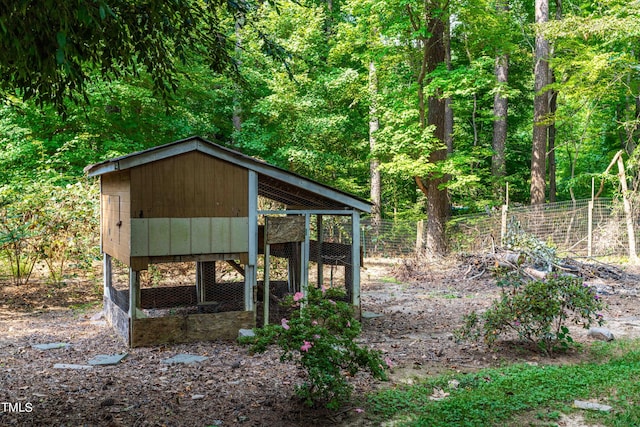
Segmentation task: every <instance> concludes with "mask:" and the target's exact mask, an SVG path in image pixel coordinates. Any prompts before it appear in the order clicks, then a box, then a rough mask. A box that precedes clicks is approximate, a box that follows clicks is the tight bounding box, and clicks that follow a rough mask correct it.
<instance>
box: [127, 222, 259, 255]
mask: <svg viewBox="0 0 640 427" xmlns="http://www.w3.org/2000/svg"><path fill="white" fill-rule="evenodd" d="M131 226H132V237H131V254H132V256H135V257H144V256H154V257H156V256H169V255H171V256H173V255H192V254H233V253H244V252H247V251H248V250H249V219H248V218H246V217H241V218H237V217H233V218H133V219H132V220H131Z"/></svg>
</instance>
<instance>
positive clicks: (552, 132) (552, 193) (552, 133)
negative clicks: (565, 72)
mask: <svg viewBox="0 0 640 427" xmlns="http://www.w3.org/2000/svg"><path fill="white" fill-rule="evenodd" d="M553 80H554V76H553V73H552V75H551V81H553ZM557 100H558V92H556V91H555V90H550V91H549V115H550V116H551V117H552V120H553V121H552V122H551V123H550V124H549V133H548V137H549V148H548V151H547V152H548V153H549V154H547V162H548V164H549V203H554V202H555V201H556V195H557V193H558V190H557V185H556V122H555V114H556V109H557V108H558V102H557Z"/></svg>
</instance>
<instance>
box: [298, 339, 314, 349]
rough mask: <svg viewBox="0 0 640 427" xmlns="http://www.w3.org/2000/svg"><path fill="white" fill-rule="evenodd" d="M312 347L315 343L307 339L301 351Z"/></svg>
mask: <svg viewBox="0 0 640 427" xmlns="http://www.w3.org/2000/svg"><path fill="white" fill-rule="evenodd" d="M311 347H313V343H311V342H309V341H305V342H304V344H302V345H301V346H300V351H309V349H310V348H311Z"/></svg>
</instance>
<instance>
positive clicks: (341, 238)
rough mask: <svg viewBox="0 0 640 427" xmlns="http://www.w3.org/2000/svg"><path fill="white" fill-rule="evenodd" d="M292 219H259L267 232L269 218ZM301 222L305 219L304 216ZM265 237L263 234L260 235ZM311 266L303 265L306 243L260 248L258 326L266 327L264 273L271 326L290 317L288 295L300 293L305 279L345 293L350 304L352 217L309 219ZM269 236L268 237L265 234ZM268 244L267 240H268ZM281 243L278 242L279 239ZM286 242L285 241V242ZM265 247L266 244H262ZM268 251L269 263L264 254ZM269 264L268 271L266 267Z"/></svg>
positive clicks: (272, 244) (292, 242) (295, 242)
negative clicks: (286, 302)
mask: <svg viewBox="0 0 640 427" xmlns="http://www.w3.org/2000/svg"><path fill="white" fill-rule="evenodd" d="M274 217H275V218H290V217H285V216H284V215H268V216H263V217H262V218H261V219H260V222H261V226H260V227H261V228H262V229H263V230H264V228H263V227H264V226H265V221H268V220H269V218H274ZM298 218H301V219H303V218H304V217H303V216H299V217H298ZM262 233H264V231H261V232H260V234H262ZM309 233H310V234H309V249H308V250H309V254H308V255H307V256H308V259H309V263H308V265H307V266H304V265H303V262H304V261H303V251H304V250H305V248H304V247H303V245H304V242H303V241H291V242H281V241H278V242H277V243H269V245H268V246H269V247H268V249H266V248H261V249H260V253H261V254H262V255H263V256H261V257H260V258H259V267H260V268H259V270H258V298H257V304H256V305H257V318H258V319H257V324H258V325H262V324H264V300H265V292H264V286H265V271H266V272H267V273H266V274H268V280H267V282H268V283H269V289H268V295H269V307H268V316H269V319H268V323H279V322H280V320H281V319H282V318H283V317H287V316H288V314H289V313H288V311H289V310H288V308H286V307H285V306H283V304H282V303H283V301H284V300H285V298H286V296H287V295H293V294H295V293H296V292H300V291H301V284H302V280H303V278H302V277H303V275H306V278H307V280H308V281H307V283H308V286H310V287H317V288H320V287H322V286H325V287H330V288H337V289H342V290H344V291H345V294H346V295H345V300H347V301H350V300H351V297H352V289H353V262H352V255H351V254H352V252H351V251H352V242H353V230H352V219H351V216H339V215H309ZM266 234H268V233H266ZM265 238H266V239H267V241H269V240H268V237H265ZM276 240H278V239H276ZM285 240H286V238H285ZM261 243H263V242H261ZM266 250H268V251H269V254H268V260H267V259H266V257H265V256H264V252H265V251H266ZM267 262H268V268H265V263H267Z"/></svg>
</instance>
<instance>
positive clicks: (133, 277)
mask: <svg viewBox="0 0 640 427" xmlns="http://www.w3.org/2000/svg"><path fill="white" fill-rule="evenodd" d="M139 305H140V272H139V271H137V270H134V269H132V268H129V345H130V346H132V347H133V345H134V343H133V325H134V323H135V320H136V319H137V318H138V306H139Z"/></svg>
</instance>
